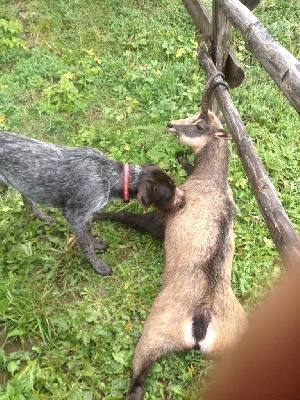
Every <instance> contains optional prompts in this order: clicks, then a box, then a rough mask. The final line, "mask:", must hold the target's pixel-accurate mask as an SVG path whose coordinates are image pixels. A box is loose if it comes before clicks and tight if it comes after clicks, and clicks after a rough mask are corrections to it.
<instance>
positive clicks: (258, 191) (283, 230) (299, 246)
mask: <svg viewBox="0 0 300 400" xmlns="http://www.w3.org/2000/svg"><path fill="white" fill-rule="evenodd" d="M200 60H201V65H202V66H203V68H204V70H205V71H206V73H207V75H208V76H210V75H211V74H213V73H215V72H216V71H217V69H216V67H215V66H214V63H213V62H212V60H211V58H210V57H209V56H208V54H207V52H206V48H205V45H204V44H202V45H201V46H200ZM217 79H220V78H217ZM215 95H216V98H217V100H218V103H219V107H220V109H221V111H222V113H223V116H224V117H225V119H226V122H227V125H228V127H229V130H230V132H231V134H232V137H233V140H234V143H235V146H236V150H237V154H238V156H239V158H240V159H241V162H242V165H243V167H244V170H245V172H246V175H247V177H248V180H249V183H250V185H251V188H252V190H253V193H254V195H255V197H256V200H257V203H258V205H259V208H260V211H261V213H262V215H263V218H264V220H265V223H266V225H267V227H268V229H269V232H270V235H271V237H272V239H273V241H274V243H275V246H276V249H277V251H278V253H279V256H280V258H281V260H282V262H283V265H284V266H285V268H286V269H291V268H295V267H296V266H297V265H298V266H299V261H300V237H299V236H298V234H297V232H296V230H295V229H294V227H293V225H292V223H291V221H290V219H289V217H288V216H287V214H286V212H285V210H284V208H283V206H282V204H281V202H280V200H279V199H278V196H277V194H276V191H275V189H274V186H273V184H272V182H271V181H270V179H269V177H268V174H267V172H266V170H265V167H264V165H263V164H262V162H261V160H260V158H259V156H258V154H257V151H256V149H255V147H254V145H253V142H252V140H251V138H250V137H249V135H248V134H247V131H246V128H245V126H244V125H243V122H242V120H241V118H240V116H239V114H238V112H237V110H236V108H235V106H234V104H233V102H232V100H231V98H230V95H229V93H228V91H227V90H226V89H225V88H224V87H222V86H218V87H217V88H216V89H215Z"/></svg>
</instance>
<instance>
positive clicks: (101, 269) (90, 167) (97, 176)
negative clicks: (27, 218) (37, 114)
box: [0, 131, 184, 275]
mask: <svg viewBox="0 0 300 400" xmlns="http://www.w3.org/2000/svg"><path fill="white" fill-rule="evenodd" d="M122 178H123V165H122V164H121V163H120V162H118V161H116V160H112V159H109V158H107V157H105V156H104V155H103V154H102V153H100V152H99V151H98V150H96V149H93V148H88V147H80V148H75V147H67V146H59V145H55V144H50V143H46V142H43V141H39V140H35V139H31V138H28V137H25V136H21V135H17V134H15V133H10V132H4V131H1V132H0V184H1V185H2V186H11V187H13V188H14V189H16V190H17V191H19V192H20V193H21V194H22V197H23V200H24V204H25V205H26V206H27V208H28V209H30V211H32V212H33V213H34V214H35V215H36V216H38V217H39V218H40V219H42V220H43V221H45V222H47V223H53V222H54V219H53V218H51V217H49V216H47V215H45V214H43V213H42V212H41V211H40V210H39V209H38V208H37V206H36V205H35V203H37V204H40V205H42V206H46V207H54V208H59V209H61V210H62V214H63V215H64V217H65V218H66V220H67V222H68V224H69V226H70V228H71V230H72V231H73V233H74V234H75V237H76V241H77V243H78V244H79V246H80V248H81V249H82V251H83V254H84V256H85V257H86V259H87V260H88V261H89V262H90V264H91V265H92V266H93V268H94V270H95V271H96V272H97V273H99V274H100V275H111V270H110V268H109V267H108V266H107V264H106V263H105V262H104V261H102V260H101V259H99V258H98V257H97V255H96V252H95V249H99V250H105V249H106V248H107V243H106V242H105V241H103V240H97V239H96V238H94V237H93V236H92V234H91V227H90V225H89V218H90V216H91V215H92V213H94V212H95V211H96V210H99V209H100V208H102V207H103V206H104V205H105V204H107V203H108V202H109V201H111V200H114V199H121V198H122V193H123V192H122ZM129 194H130V197H132V198H137V200H138V201H139V203H140V204H141V205H142V206H143V207H144V208H145V209H147V208H148V207H149V206H150V204H152V203H153V204H154V205H155V206H156V207H158V208H160V209H165V210H174V209H177V208H180V207H181V206H182V204H183V203H184V198H183V196H182V192H181V191H178V189H177V188H176V186H175V184H174V182H173V180H172V179H171V178H170V177H169V176H168V175H167V174H166V173H165V172H164V171H162V170H161V169H160V168H159V167H158V166H157V165H153V164H145V165H134V164H130V179H129Z"/></svg>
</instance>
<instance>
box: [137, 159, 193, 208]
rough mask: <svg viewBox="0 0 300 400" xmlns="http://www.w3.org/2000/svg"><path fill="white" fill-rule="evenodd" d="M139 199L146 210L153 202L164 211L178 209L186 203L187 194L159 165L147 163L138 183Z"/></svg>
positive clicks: (143, 167)
mask: <svg viewBox="0 0 300 400" xmlns="http://www.w3.org/2000/svg"><path fill="white" fill-rule="evenodd" d="M137 201H138V202H139V203H140V205H141V206H142V207H143V208H144V210H147V208H148V207H149V206H150V205H151V204H153V205H154V207H155V208H158V209H160V210H162V211H178V210H179V209H181V208H182V207H183V206H184V205H185V196H184V193H183V191H182V190H180V189H179V188H177V187H176V185H175V182H174V181H173V179H172V178H171V177H170V176H169V175H168V174H166V173H165V172H164V171H163V170H162V169H160V168H159V166H158V165H155V164H145V165H143V166H142V177H141V180H140V182H139V184H138V193H137Z"/></svg>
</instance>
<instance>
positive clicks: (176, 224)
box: [126, 76, 247, 400]
mask: <svg viewBox="0 0 300 400" xmlns="http://www.w3.org/2000/svg"><path fill="white" fill-rule="evenodd" d="M215 78H216V76H214V77H212V78H211V79H210V80H209V81H208V82H207V85H206V87H205V89H204V95H203V99H202V105H201V111H200V112H199V113H198V114H197V115H196V116H194V117H191V118H188V119H186V120H180V121H172V122H171V123H169V124H168V132H170V133H177V134H178V136H179V141H180V143H182V144H185V145H188V146H190V147H191V148H192V149H193V151H194V155H195V166H194V170H193V172H192V174H191V175H190V177H189V178H188V179H187V181H186V182H185V183H184V184H183V185H181V186H180V189H181V190H183V191H184V193H185V199H186V204H185V206H184V207H183V208H182V209H181V210H179V211H178V212H177V213H173V214H172V213H166V214H165V218H164V220H165V240H164V250H165V269H164V274H163V283H162V289H161V292H160V293H159V294H158V296H157V297H156V299H155V301H154V304H153V306H152V308H151V310H150V313H149V316H148V318H147V320H146V322H145V324H144V327H143V332H142V336H141V338H140V340H139V342H138V344H137V346H136V349H135V353H134V359H133V371H132V381H131V386H130V389H129V392H128V394H127V397H126V400H141V399H142V398H143V388H144V384H145V381H146V378H147V375H148V372H149V370H150V368H151V366H152V365H153V363H155V361H156V360H157V359H158V358H160V357H162V356H164V355H166V354H169V353H172V352H176V351H185V350H188V349H191V348H200V350H201V351H202V352H203V353H205V354H207V356H208V357H212V358H214V357H218V356H221V355H222V354H223V353H224V351H226V350H228V349H229V348H230V347H231V346H232V345H233V344H234V343H235V342H236V341H237V340H238V339H239V338H240V336H241V335H242V333H243V332H244V330H245V328H246V326H247V317H246V314H245V311H244V309H243V308H242V306H241V305H240V303H239V302H238V300H237V299H236V297H235V295H234V293H233V291H232V288H231V284H230V279H231V268H232V259H233V252H234V237H233V219H234V213H235V205H234V201H233V197H232V192H231V189H230V187H229V185H228V181H227V175H228V163H229V156H230V154H229V149H228V144H227V139H229V138H230V134H229V133H227V132H225V131H224V130H223V127H222V125H221V123H220V121H219V119H218V118H217V117H216V116H215V115H214V114H213V113H212V112H210V111H209V110H208V98H209V96H210V94H211V92H212V90H213V89H214V87H215V86H216V83H215V81H214V79H215ZM152 215H153V217H154V218H153V219H154V221H155V215H156V214H155V213H154V214H152ZM148 222H149V219H148Z"/></svg>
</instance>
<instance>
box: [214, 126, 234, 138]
mask: <svg viewBox="0 0 300 400" xmlns="http://www.w3.org/2000/svg"><path fill="white" fill-rule="evenodd" d="M215 137H216V138H218V139H225V140H231V139H232V136H231V134H230V133H229V132H227V131H225V130H224V129H219V130H218V131H217V132H215Z"/></svg>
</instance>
